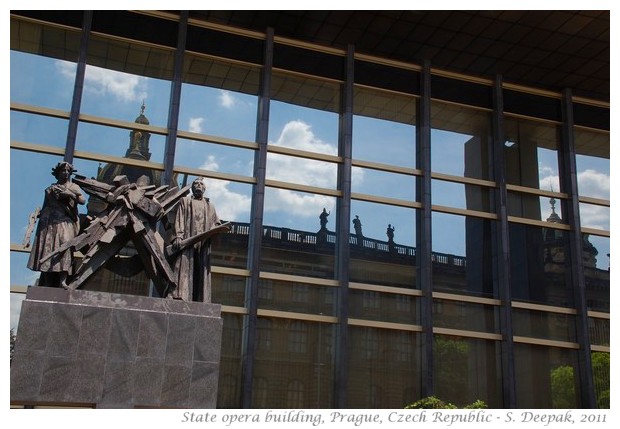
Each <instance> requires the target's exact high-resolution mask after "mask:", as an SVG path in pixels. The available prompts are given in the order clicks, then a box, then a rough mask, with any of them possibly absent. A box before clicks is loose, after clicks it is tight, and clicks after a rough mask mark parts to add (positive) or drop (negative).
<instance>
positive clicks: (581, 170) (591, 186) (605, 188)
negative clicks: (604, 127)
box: [575, 130, 610, 216]
mask: <svg viewBox="0 0 620 429" xmlns="http://www.w3.org/2000/svg"><path fill="white" fill-rule="evenodd" d="M609 148H610V142H609V134H607V133H597V132H594V131H583V130H575V152H577V186H578V188H579V195H580V196H585V197H593V198H601V199H604V200H609V196H610V191H609V189H610V188H609V184H610V180H609V171H610V161H609V160H610V158H609V153H610V152H609ZM582 216H583V214H582Z"/></svg>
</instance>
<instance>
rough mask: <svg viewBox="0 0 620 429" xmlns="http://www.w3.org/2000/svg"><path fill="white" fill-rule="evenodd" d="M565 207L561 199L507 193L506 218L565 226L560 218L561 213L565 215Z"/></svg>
mask: <svg viewBox="0 0 620 429" xmlns="http://www.w3.org/2000/svg"><path fill="white" fill-rule="evenodd" d="M565 205H566V201H564V200H562V199H556V198H549V197H541V196H538V195H532V194H528V193H525V192H511V191H509V192H508V204H507V209H508V216H516V217H522V218H526V219H534V220H544V221H547V222H550V223H561V224H566V223H567V222H565V221H564V220H563V219H562V217H561V216H562V213H565V211H564V209H565V207H564V206H565Z"/></svg>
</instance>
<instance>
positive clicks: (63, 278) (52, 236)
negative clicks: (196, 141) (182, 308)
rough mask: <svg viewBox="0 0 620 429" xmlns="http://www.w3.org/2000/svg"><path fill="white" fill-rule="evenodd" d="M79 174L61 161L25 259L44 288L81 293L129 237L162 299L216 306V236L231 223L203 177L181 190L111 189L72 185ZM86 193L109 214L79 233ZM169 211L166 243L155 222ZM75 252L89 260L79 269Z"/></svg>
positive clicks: (123, 185)
mask: <svg viewBox="0 0 620 429" xmlns="http://www.w3.org/2000/svg"><path fill="white" fill-rule="evenodd" d="M74 172H75V170H74V169H73V167H72V165H71V164H70V163H68V162H61V163H58V165H57V166H56V167H55V168H54V169H53V170H52V174H53V175H54V176H55V177H56V179H57V182H56V183H55V184H53V185H51V186H50V187H48V188H47V189H46V190H45V199H44V203H43V207H42V209H41V211H40V213H39V221H38V226H37V231H36V234H35V239H34V243H33V246H32V249H31V253H30V260H29V262H28V268H30V269H32V270H34V271H40V272H41V277H40V280H39V285H41V286H50V287H63V288H65V289H78V288H80V287H82V286H83V285H84V284H85V282H86V281H87V280H88V279H89V278H90V277H91V276H92V275H93V274H94V273H95V272H96V271H97V270H99V269H100V268H101V267H102V266H104V264H105V263H106V262H107V261H108V260H110V259H111V258H113V257H114V256H115V255H116V254H117V253H118V252H119V251H120V250H121V249H122V248H123V247H124V246H125V245H126V244H127V243H128V242H129V241H130V240H131V241H132V242H133V244H134V246H135V248H136V250H137V252H138V255H139V256H140V260H141V261H142V264H143V265H144V270H145V271H146V273H147V274H148V275H149V277H150V279H151V280H152V281H153V283H154V285H155V287H156V289H157V291H158V294H159V296H161V297H166V298H173V299H181V300H184V301H201V302H211V264H210V255H211V238H212V237H213V236H214V235H215V234H219V233H223V232H227V231H229V229H230V225H229V224H228V223H224V224H223V223H222V222H221V221H220V219H219V218H218V216H217V212H216V210H215V207H214V205H213V204H212V203H211V202H210V201H209V199H208V198H206V197H205V196H204V193H205V190H206V186H205V184H204V182H203V181H202V180H201V179H196V180H195V181H194V182H193V183H192V185H191V186H186V187H183V188H182V189H179V188H177V187H176V186H174V187H170V186H166V185H164V186H160V187H156V186H155V185H148V184H143V183H141V182H140V181H138V182H137V183H129V181H128V179H127V177H126V176H117V177H116V178H115V179H114V181H113V183H112V184H107V183H103V182H99V181H97V180H94V179H87V178H86V177H83V176H77V175H76V176H75V177H74V179H73V181H71V179H70V176H71V174H73V173H74ZM190 188H191V191H192V192H191V194H189V195H188V191H189V190H190ZM82 190H83V191H84V192H85V193H87V194H88V195H90V196H91V197H95V198H98V199H100V200H102V201H105V202H106V204H107V209H106V210H105V211H104V212H103V213H101V214H99V215H98V216H97V217H96V218H94V219H91V220H90V223H89V225H88V226H87V227H85V228H83V230H82V231H79V222H78V210H77V205H78V204H84V203H85V198H84V196H83V195H82ZM169 214H171V215H175V220H174V223H173V228H172V237H171V240H170V243H169V244H168V245H166V243H165V240H164V238H163V237H162V236H161V234H160V233H159V231H158V223H159V222H160V221H164V220H166V219H167V218H168V215H169ZM76 251H80V252H82V253H83V255H84V256H83V258H82V259H81V261H80V262H79V264H76V263H75V261H74V258H73V254H74V252H76ZM74 265H77V267H75V269H74Z"/></svg>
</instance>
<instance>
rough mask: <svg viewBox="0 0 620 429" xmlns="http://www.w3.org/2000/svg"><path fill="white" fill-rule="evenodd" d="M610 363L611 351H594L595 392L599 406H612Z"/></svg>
mask: <svg viewBox="0 0 620 429" xmlns="http://www.w3.org/2000/svg"><path fill="white" fill-rule="evenodd" d="M610 363H611V361H610V358H609V353H604V352H592V373H593V374H594V393H595V394H596V403H597V405H598V408H610V372H609V371H610V370H609V368H610Z"/></svg>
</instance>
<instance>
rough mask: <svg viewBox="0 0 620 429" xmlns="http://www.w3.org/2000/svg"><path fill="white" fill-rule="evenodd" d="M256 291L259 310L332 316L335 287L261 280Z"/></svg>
mask: <svg viewBox="0 0 620 429" xmlns="http://www.w3.org/2000/svg"><path fill="white" fill-rule="evenodd" d="M258 289H259V294H258V306H259V307H260V308H265V309H269V310H281V311H293V312H296V313H309V314H319V315H330V316H331V315H334V301H335V300H334V297H335V295H336V288H335V287H330V286H319V285H313V284H308V283H300V282H286V281H280V280H271V279H261V280H260V281H259V284H258Z"/></svg>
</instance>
